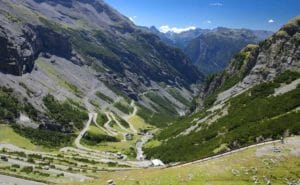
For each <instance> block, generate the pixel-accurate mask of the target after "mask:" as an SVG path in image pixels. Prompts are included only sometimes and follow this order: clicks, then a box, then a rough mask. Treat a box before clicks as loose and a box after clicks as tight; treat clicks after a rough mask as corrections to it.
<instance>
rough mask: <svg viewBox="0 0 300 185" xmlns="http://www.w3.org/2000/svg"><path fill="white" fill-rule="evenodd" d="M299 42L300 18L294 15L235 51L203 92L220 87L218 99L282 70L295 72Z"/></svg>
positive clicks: (299, 60)
mask: <svg viewBox="0 0 300 185" xmlns="http://www.w3.org/2000/svg"><path fill="white" fill-rule="evenodd" d="M299 45H300V17H296V18H295V19H293V20H291V21H290V22H289V23H287V24H286V25H285V26H283V27H282V28H281V29H280V30H279V31H278V32H276V33H275V34H274V35H273V36H271V37H270V38H268V39H266V40H265V41H263V42H261V43H259V45H257V46H255V45H249V46H247V47H246V48H244V49H243V50H242V51H241V52H240V53H238V54H237V55H236V56H235V57H234V58H233V60H232V61H231V63H230V65H229V66H228V67H227V69H226V70H225V71H224V72H223V73H222V74H220V75H217V76H215V77H214V78H213V79H212V80H211V81H210V82H209V83H208V85H207V86H206V90H205V94H206V95H209V94H211V93H213V92H214V91H216V90H218V89H220V88H222V87H223V89H222V92H221V93H219V95H218V98H217V102H220V101H224V100H226V99H227V98H229V97H231V96H233V95H235V94H237V93H240V92H242V91H243V90H246V89H247V88H249V87H252V86H253V85H255V84H258V83H261V82H264V81H269V80H272V79H274V78H275V77H276V76H277V75H278V74H281V73H283V72H284V71H286V70H297V71H299V69H300V47H299ZM229 80H231V81H232V83H231V84H228V82H229ZM225 83H227V84H226V85H227V87H226V88H225V89H224V85H225Z"/></svg>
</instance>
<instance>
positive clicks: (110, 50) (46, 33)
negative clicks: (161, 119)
mask: <svg viewBox="0 0 300 185" xmlns="http://www.w3.org/2000/svg"><path fill="white" fill-rule="evenodd" d="M15 3H18V1H12V2H10V3H8V2H1V5H3V10H4V11H3V12H4V13H2V14H1V19H0V21H1V23H2V24H1V25H2V26H1V27H0V30H1V40H3V42H1V45H2V47H1V48H2V50H1V57H2V64H1V70H2V71H3V72H4V73H12V74H17V75H21V74H22V73H23V72H30V70H32V68H33V61H34V60H35V59H36V58H37V55H38V54H39V53H40V52H47V53H50V54H52V55H57V56H61V57H64V58H66V59H70V58H72V57H74V55H73V56H72V52H73V54H74V53H75V52H78V53H80V54H81V55H82V56H83V57H85V58H94V59H95V60H94V59H93V61H94V63H97V65H100V66H101V67H104V68H107V69H108V70H112V71H113V72H115V73H118V75H122V77H125V78H127V79H128V80H129V81H131V82H132V83H134V82H133V80H132V79H131V76H132V75H133V74H138V75H139V76H141V77H142V78H143V80H144V81H146V82H148V83H149V82H150V81H151V80H153V81H156V82H165V83H173V84H175V83H180V84H181V85H185V86H189V85H190V84H192V83H196V82H197V81H199V80H201V78H202V76H201V74H200V73H199V71H197V70H196V69H195V68H194V67H193V66H192V64H191V62H190V61H189V60H188V59H187V58H186V57H185V55H183V54H182V52H181V51H179V50H176V49H174V48H171V47H169V46H167V45H165V44H164V43H162V42H161V41H160V39H159V38H158V37H157V36H155V35H154V34H150V33H148V32H144V31H143V30H141V29H139V28H138V27H136V26H135V25H134V24H133V23H132V22H130V21H129V19H128V18H126V17H125V16H123V15H121V14H119V13H118V12H117V11H115V10H114V9H112V8H111V7H109V6H108V5H107V4H106V3H104V2H103V1H99V0H80V1H73V0H69V1H54V0H35V1H33V0H26V1H22V2H19V3H20V6H24V9H26V11H29V12H30V13H28V12H22V11H18V10H17V9H14V8H13V6H12V5H13V4H15ZM5 6H6V7H5ZM25 7H26V8H25ZM19 46H20V47H19ZM75 56H76V55H75ZM75 58H76V57H75ZM77 62H78V60H77ZM79 63H80V61H79ZM23 66H26V67H23ZM134 85H138V84H134Z"/></svg>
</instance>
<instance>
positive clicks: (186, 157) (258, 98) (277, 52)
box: [145, 17, 300, 162]
mask: <svg viewBox="0 0 300 185" xmlns="http://www.w3.org/2000/svg"><path fill="white" fill-rule="evenodd" d="M299 33H300V18H299V17H297V18H295V19H293V20H292V21H290V22H289V23H288V24H286V25H285V26H284V27H283V28H281V29H280V30H279V31H278V32H277V33H275V34H274V35H273V36H272V37H270V38H269V39H267V40H266V41H263V42H262V43H260V45H259V46H254V45H250V46H248V47H246V48H244V49H243V50H242V51H241V52H240V53H238V54H237V55H236V56H235V57H234V58H233V59H232V61H231V64H230V66H229V67H228V68H227V69H226V70H225V72H223V73H222V74H220V75H217V76H215V77H212V79H210V80H209V82H208V85H207V87H206V89H205V93H204V97H203V98H204V100H205V101H204V108H202V110H201V111H199V112H197V113H194V114H193V115H191V116H188V117H186V118H184V119H180V120H178V121H177V122H176V123H173V124H172V125H170V126H169V127H168V128H166V129H163V130H162V131H161V132H160V133H159V134H158V135H157V136H156V137H155V139H154V140H153V141H152V142H153V143H155V145H149V147H146V148H145V149H146V152H147V154H148V156H149V157H154V158H160V159H163V160H164V161H166V162H172V161H190V160H195V159H198V158H203V157H208V156H212V155H215V154H218V153H223V152H226V151H230V150H233V149H236V148H239V147H243V146H247V145H249V144H253V143H257V142H261V141H266V140H271V139H278V138H280V137H284V136H288V135H290V134H299V131H300V127H299V120H300V117H299V116H300V112H299V107H300V102H299V97H300V94H299V93H300V85H299V84H300V73H299V72H300V71H299V69H300V66H299V65H300V63H299V61H300V60H299V51H300V48H299Z"/></svg>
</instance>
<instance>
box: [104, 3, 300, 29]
mask: <svg viewBox="0 0 300 185" xmlns="http://www.w3.org/2000/svg"><path fill="white" fill-rule="evenodd" d="M106 2H107V3H108V4H110V5H111V6H112V7H114V8H115V9H117V10H118V11H119V12H121V13H122V14H124V15H126V16H127V17H130V18H131V19H132V20H133V21H134V22H135V23H136V24H137V25H142V26H152V25H154V26H156V27H157V28H160V27H162V26H164V27H162V28H163V30H168V29H169V30H170V29H173V30H175V31H176V30H178V31H181V30H184V28H193V27H200V28H215V27H218V26H224V27H230V28H251V29H264V30H272V31H276V30H277V29H278V28H280V27H281V26H282V25H283V24H285V23H286V22H287V21H288V20H289V19H291V18H293V17H295V16H297V15H300V0H222V1H218V0H216V1H214V0H106Z"/></svg>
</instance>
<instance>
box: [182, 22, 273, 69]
mask: <svg viewBox="0 0 300 185" xmlns="http://www.w3.org/2000/svg"><path fill="white" fill-rule="evenodd" d="M261 32H263V31H261ZM263 33H264V35H261V34H259V32H258V31H252V30H247V29H228V28H216V29H214V30H212V31H211V32H208V33H205V34H202V35H200V36H199V37H197V38H195V39H193V40H191V41H190V42H189V44H188V45H187V47H186V48H185V49H184V52H185V53H186V54H187V55H188V56H189V57H190V58H191V60H192V61H193V63H194V64H195V65H196V66H198V67H199V69H200V70H201V71H202V72H204V73H205V74H211V73H215V72H218V71H222V70H223V69H225V68H226V67H227V65H228V63H229V61H230V59H231V58H232V57H233V55H234V54H235V53H237V52H238V51H239V50H241V49H242V48H243V47H245V46H246V45H247V44H250V43H252V44H255V43H258V42H259V41H261V40H263V39H265V38H267V37H268V36H270V35H271V32H263Z"/></svg>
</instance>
